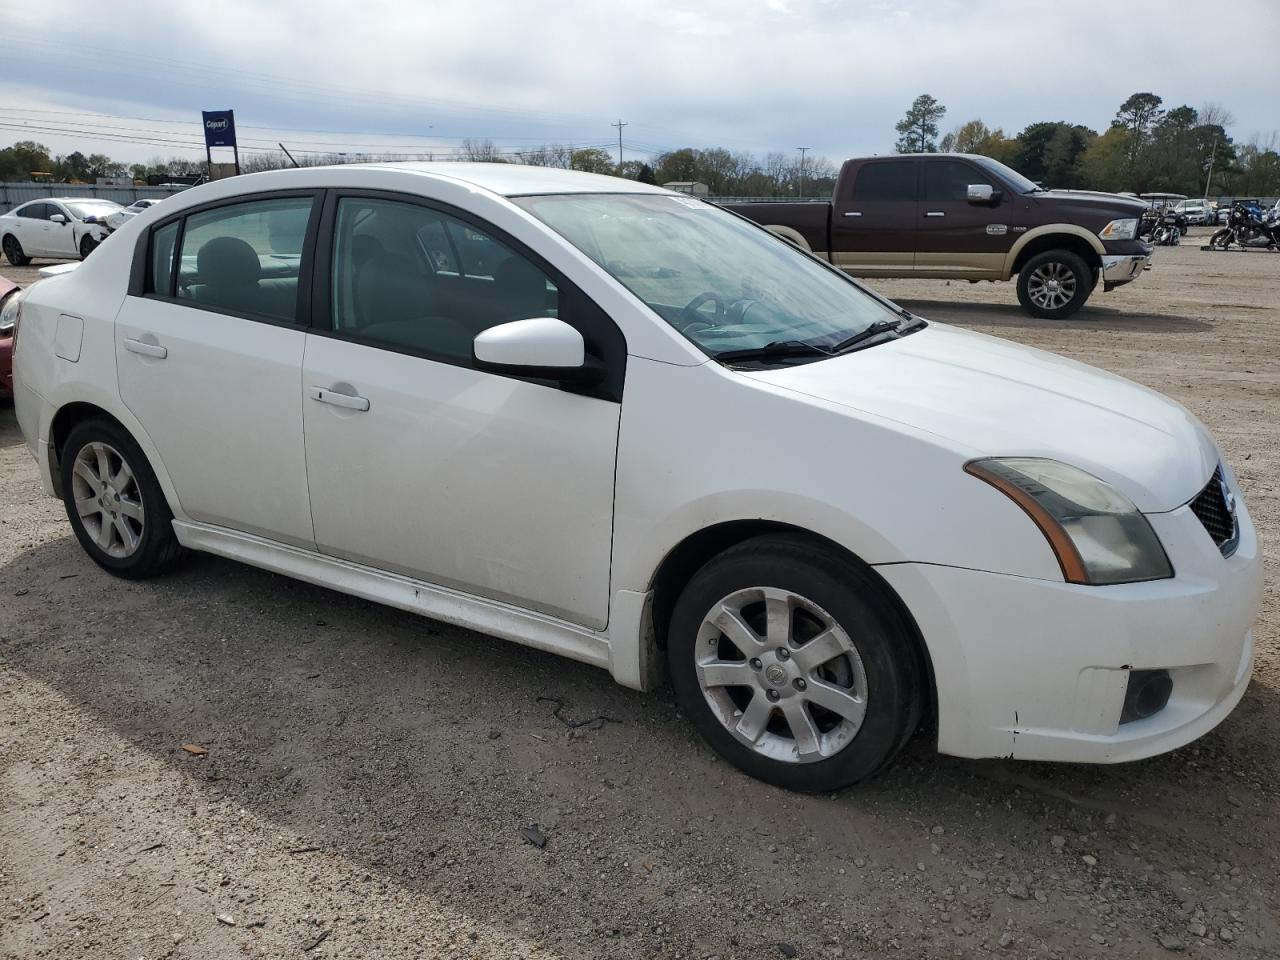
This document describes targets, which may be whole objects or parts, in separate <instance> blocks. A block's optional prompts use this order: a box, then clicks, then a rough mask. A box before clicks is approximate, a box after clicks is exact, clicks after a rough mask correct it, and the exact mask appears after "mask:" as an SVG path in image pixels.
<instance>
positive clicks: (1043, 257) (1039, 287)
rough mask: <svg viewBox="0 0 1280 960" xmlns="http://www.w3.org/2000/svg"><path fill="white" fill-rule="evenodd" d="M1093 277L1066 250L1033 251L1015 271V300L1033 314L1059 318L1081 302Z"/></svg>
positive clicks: (1048, 318)
mask: <svg viewBox="0 0 1280 960" xmlns="http://www.w3.org/2000/svg"><path fill="white" fill-rule="evenodd" d="M1094 282H1095V277H1094V273H1093V271H1092V270H1091V269H1090V268H1089V265H1088V264H1087V263H1085V262H1084V260H1083V258H1081V257H1080V256H1079V255H1078V254H1075V253H1072V252H1071V251H1070V250H1046V251H1045V252H1044V253H1037V254H1036V255H1035V256H1034V257H1032V258H1031V259H1030V260H1028V261H1027V262H1026V263H1024V264H1023V265H1022V269H1021V270H1019V271H1018V302H1019V303H1021V304H1022V309H1024V310H1026V311H1027V313H1029V314H1031V315H1032V316H1033V317H1040V318H1042V319H1045V320H1061V319H1063V318H1064V317H1069V316H1071V314H1073V313H1075V312H1076V311H1077V310H1079V309H1080V308H1081V307H1083V306H1084V303H1085V301H1086V300H1088V299H1089V294H1090V293H1092V292H1093V285H1094Z"/></svg>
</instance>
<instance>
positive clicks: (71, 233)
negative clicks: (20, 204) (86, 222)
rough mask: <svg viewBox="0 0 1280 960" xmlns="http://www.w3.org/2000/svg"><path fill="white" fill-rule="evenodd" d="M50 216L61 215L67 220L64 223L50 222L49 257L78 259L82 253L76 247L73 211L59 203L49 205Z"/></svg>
mask: <svg viewBox="0 0 1280 960" xmlns="http://www.w3.org/2000/svg"><path fill="white" fill-rule="evenodd" d="M48 207H49V215H50V216H52V215H53V214H55V213H60V214H62V215H63V216H64V217H66V218H67V219H66V220H65V221H64V222H62V223H54V222H53V221H49V233H48V237H49V256H51V257H78V256H80V251H79V249H77V247H76V229H75V227H74V226H73V224H74V223H75V219H76V218H75V217H73V216H72V215H71V211H70V210H68V209H67V208H66V207H64V206H62V205H61V204H59V203H52V202H51V203H49V204H48Z"/></svg>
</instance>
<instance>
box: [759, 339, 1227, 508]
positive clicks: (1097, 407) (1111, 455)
mask: <svg viewBox="0 0 1280 960" xmlns="http://www.w3.org/2000/svg"><path fill="white" fill-rule="evenodd" d="M743 375H744V376H747V377H750V378H751V379H753V380H757V381H761V382H764V383H769V384H772V385H774V386H777V387H782V388H784V389H787V390H792V391H795V392H797V393H801V394H805V395H807V396H810V397H813V398H816V399H819V400H824V401H827V402H829V403H833V404H837V405H839V406H843V407H846V408H848V409H850V410H856V411H859V412H861V413H866V414H870V415H873V416H876V417H880V418H884V419H887V420H891V421H894V422H896V423H901V424H903V425H906V426H909V427H912V428H914V429H916V430H922V431H926V432H928V433H931V434H934V435H935V436H938V437H941V438H944V439H945V440H947V441H950V442H951V443H953V444H956V445H959V446H961V447H962V448H964V450H965V453H966V455H967V456H970V457H981V456H1024V457H1049V458H1052V459H1054V460H1060V461H1062V462H1063V463H1069V464H1071V465H1072V466H1076V467H1079V468H1080V469H1082V470H1086V471H1088V472H1089V473H1091V474H1093V475H1094V476H1096V477H1099V478H1100V479H1103V480H1105V481H1107V482H1108V483H1110V484H1112V485H1113V486H1115V487H1116V488H1117V489H1119V490H1121V491H1123V492H1124V493H1125V494H1126V495H1128V497H1129V498H1130V499H1131V500H1132V501H1133V502H1134V503H1135V504H1136V505H1137V507H1138V509H1140V510H1142V511H1143V512H1146V513H1159V512H1163V511H1167V510H1173V509H1176V508H1177V507H1180V506H1181V505H1182V504H1184V503H1186V502H1187V501H1189V500H1191V499H1192V498H1193V497H1194V496H1195V495H1196V494H1197V493H1199V492H1200V490H1201V489H1202V488H1203V487H1204V484H1205V483H1206V481H1207V480H1208V478H1209V476H1210V474H1212V473H1213V469H1214V467H1215V466H1216V465H1217V462H1218V458H1219V454H1218V451H1217V447H1216V446H1215V444H1214V442H1213V440H1212V439H1211V438H1210V436H1209V434H1208V431H1207V430H1205V428H1204V426H1203V425H1201V423H1200V422H1199V421H1198V420H1197V419H1196V418H1195V417H1193V416H1192V415H1191V414H1190V413H1189V412H1187V410H1186V409H1184V408H1183V407H1182V406H1181V405H1180V404H1177V403H1175V402H1174V401H1172V400H1170V399H1168V398H1167V397H1164V396H1162V395H1161V394H1158V393H1156V392H1155V391H1153V390H1148V389H1147V388H1146V387H1142V386H1139V385H1138V384H1136V383H1133V382H1131V381H1129V380H1125V379H1124V378H1123V377H1117V376H1115V375H1113V374H1110V373H1106V372H1104V371H1102V370H1098V369H1096V368H1094V367H1090V366H1087V365H1085V364H1082V363H1077V362H1075V361H1074V360H1068V359H1066V358H1065V357H1059V356H1056V355H1055V354H1051V353H1046V352H1045V351H1043V350H1036V349H1033V348H1031V347H1024V346H1021V345H1020V344H1015V343H1011V342H1009V341H1007V340H999V339H997V338H995V337H988V336H984V335H982V334H977V333H971V332H969V331H966V330H960V329H958V328H955V327H948V326H946V325H944V324H931V325H930V326H929V327H927V328H925V329H924V330H921V331H919V332H917V333H914V334H910V335H909V336H906V337H903V338H902V339H901V340H895V341H891V342H889V343H884V344H880V345H879V346H873V347H869V348H867V349H864V350H859V351H856V352H853V353H849V354H847V355H845V356H840V357H833V358H832V359H830V360H822V361H818V362H815V363H806V364H801V365H797V366H792V367H783V368H776V369H770V370H758V371H757V370H753V371H749V372H744V373H743Z"/></svg>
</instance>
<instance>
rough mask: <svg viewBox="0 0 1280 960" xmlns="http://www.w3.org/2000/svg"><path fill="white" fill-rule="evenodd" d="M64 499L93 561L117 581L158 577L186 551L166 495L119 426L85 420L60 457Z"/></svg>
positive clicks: (135, 445) (84, 546)
mask: <svg viewBox="0 0 1280 960" xmlns="http://www.w3.org/2000/svg"><path fill="white" fill-rule="evenodd" d="M61 460H62V462H61V464H60V467H61V475H62V500H63V504H64V505H65V506H66V508H67V519H68V520H70V521H71V529H72V530H73V531H75V535H76V539H77V540H79V541H80V546H82V547H83V548H84V551H85V553H87V554H89V557H90V559H92V560H93V562H94V563H96V564H97V565H98V566H100V567H102V568H103V569H104V570H107V571H108V572H110V573H113V574H115V575H116V576H118V577H125V578H127V579H130V580H141V579H144V578H146V577H154V576H158V575H159V574H161V573H164V572H166V571H167V570H169V569H170V568H172V567H173V566H174V564H176V563H177V561H178V559H179V558H180V557H181V555H182V547H181V545H180V544H179V543H178V538H177V537H176V536H175V535H174V532H173V524H172V521H173V514H172V513H171V512H170V510H169V504H168V501H166V500H165V497H164V491H163V490H161V489H160V483H159V481H157V480H156V477H155V474H154V473H153V472H152V470H151V465H150V464H148V463H147V458H146V456H144V455H143V453H142V450H141V449H140V448H139V447H138V445H137V443H135V442H134V440H133V437H131V436H129V434H128V432H127V431H126V430H125V429H124V428H123V427H121V426H120V425H119V424H117V423H115V422H114V421H111V420H108V419H105V418H95V419H92V420H86V421H84V422H83V423H81V424H79V425H78V426H76V427H75V428H74V429H73V430H72V431H71V435H70V436H68V437H67V441H66V443H65V444H64V445H63V448H62V454H61Z"/></svg>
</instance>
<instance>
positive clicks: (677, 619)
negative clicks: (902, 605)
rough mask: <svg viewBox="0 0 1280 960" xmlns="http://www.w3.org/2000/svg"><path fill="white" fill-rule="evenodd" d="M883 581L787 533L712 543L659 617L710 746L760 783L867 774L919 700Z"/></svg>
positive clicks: (907, 641) (889, 749)
mask: <svg viewBox="0 0 1280 960" xmlns="http://www.w3.org/2000/svg"><path fill="white" fill-rule="evenodd" d="M886 589H887V588H886V587H885V586H884V585H883V583H881V582H880V581H879V579H878V578H877V577H876V576H875V574H874V573H872V572H871V571H870V570H868V569H867V568H865V567H862V566H860V565H858V564H856V563H854V562H852V561H850V560H849V559H848V558H846V557H844V556H842V555H841V554H840V553H839V552H837V551H835V550H834V549H832V548H829V547H824V546H822V545H820V544H815V543H812V542H810V541H808V540H805V539H802V538H799V537H794V536H763V537H756V538H754V539H752V540H748V541H746V542H745V543H742V544H739V545H738V546H736V547H733V548H731V549H729V550H726V551H725V552H724V553H722V554H720V555H719V556H717V557H715V558H714V559H712V560H711V561H710V562H708V563H707V564H706V565H705V566H704V567H703V568H702V569H701V570H699V571H698V572H697V573H696V574H695V575H694V576H693V578H692V579H691V580H690V581H689V583H688V585H687V586H686V587H685V589H684V591H683V593H681V595H680V599H679V600H678V601H677V602H676V606H675V610H674V611H673V612H672V615H671V622H670V630H669V631H668V650H667V663H668V669H669V671H670V675H671V683H672V686H673V687H674V689H675V693H676V698H677V700H678V701H679V703H680V706H681V709H682V710H683V711H684V712H685V714H686V715H687V716H688V717H689V718H690V719H691V720H692V721H693V724H694V726H695V727H696V728H697V730H698V732H699V733H700V734H701V735H702V736H703V738H704V739H705V740H706V741H707V742H708V743H709V744H710V745H711V747H712V748H713V749H714V750H715V751H716V752H717V753H719V754H720V755H721V756H722V757H724V758H725V759H726V760H728V761H729V762H730V763H732V764H733V765H734V766H736V767H738V768H739V769H741V770H743V771H744V772H746V773H747V774H749V775H750V776H753V777H756V778H757V779H759V780H763V781H765V782H767V783H772V784H774V785H776V786H780V787H785V788H787V789H790V790H801V791H806V792H822V791H830V790H837V789H839V788H841V787H845V786H848V785H850V784H853V783H857V782H858V781H860V780H864V779H866V778H868V777H870V776H872V775H873V774H875V773H876V772H877V771H878V770H880V769H881V768H882V767H884V766H885V765H886V764H887V763H888V762H889V761H890V760H892V759H893V757H894V756H895V755H896V754H897V753H898V751H899V750H900V749H901V748H902V746H903V745H904V744H905V743H906V742H907V740H908V739H910V737H911V735H912V734H913V733H914V732H915V731H916V729H917V727H918V726H919V724H920V717H921V711H922V708H923V703H924V697H925V689H924V688H925V683H926V680H925V670H924V668H923V665H922V660H921V656H920V653H919V650H918V648H917V646H916V641H915V638H914V633H913V630H912V628H911V627H910V626H909V625H908V624H907V623H905V622H904V620H903V617H902V615H901V614H900V613H899V611H898V608H897V606H896V604H895V603H894V602H893V601H892V600H891V599H890V598H889V597H888V596H887V595H886ZM722 626H723V627H724V629H722ZM726 631H727V632H726ZM797 731H798V732H797Z"/></svg>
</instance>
